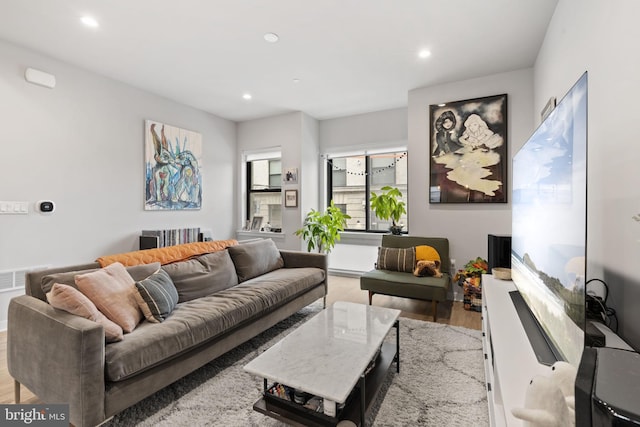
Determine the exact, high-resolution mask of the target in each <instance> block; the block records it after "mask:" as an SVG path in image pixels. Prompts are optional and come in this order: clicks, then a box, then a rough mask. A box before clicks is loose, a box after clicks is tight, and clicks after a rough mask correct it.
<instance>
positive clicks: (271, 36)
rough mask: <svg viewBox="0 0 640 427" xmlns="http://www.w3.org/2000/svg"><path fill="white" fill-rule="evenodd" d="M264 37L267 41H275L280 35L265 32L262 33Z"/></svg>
mask: <svg viewBox="0 0 640 427" xmlns="http://www.w3.org/2000/svg"><path fill="white" fill-rule="evenodd" d="M264 39H265V41H268V42H269V43H275V42H277V41H278V40H280V37H278V35H277V34H276V33H266V34H265V35H264Z"/></svg>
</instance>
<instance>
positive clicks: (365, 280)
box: [360, 234, 451, 322]
mask: <svg viewBox="0 0 640 427" xmlns="http://www.w3.org/2000/svg"><path fill="white" fill-rule="evenodd" d="M419 245H427V246H431V247H433V248H435V249H436V250H437V251H438V254H439V255H440V260H441V267H440V270H441V272H442V277H439V278H438V277H416V276H414V275H413V274H412V273H409V272H402V271H390V270H383V269H373V270H371V271H368V272H366V273H364V274H363V275H362V276H360V289H363V290H366V291H369V305H371V303H372V299H373V295H375V294H384V295H391V296H398V297H405V298H415V299H420V300H428V301H431V302H432V305H431V308H432V311H433V321H434V322H435V321H437V320H438V302H440V301H445V300H446V299H447V292H448V291H449V287H450V285H451V259H450V258H449V240H448V239H446V238H444V237H418V236H394V235H392V234H385V235H384V236H382V243H381V246H382V247H388V248H411V247H413V246H419Z"/></svg>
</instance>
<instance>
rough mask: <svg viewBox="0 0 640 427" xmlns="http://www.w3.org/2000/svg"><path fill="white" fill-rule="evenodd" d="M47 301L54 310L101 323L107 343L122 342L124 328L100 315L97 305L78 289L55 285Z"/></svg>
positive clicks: (48, 294)
mask: <svg viewBox="0 0 640 427" xmlns="http://www.w3.org/2000/svg"><path fill="white" fill-rule="evenodd" d="M47 301H49V304H51V306H52V307H53V308H57V309H59V310H64V311H67V312H69V313H71V314H75V315H76V316H81V317H84V318H85V319H89V320H93V321H94V322H98V323H100V324H101V325H102V326H103V327H104V336H105V341H106V342H115V341H122V328H121V327H120V326H118V325H116V324H115V323H113V322H112V321H111V320H109V319H107V318H106V317H105V315H104V314H102V313H100V311H99V310H98V308H97V307H96V306H95V304H94V303H92V302H91V300H90V299H89V298H87V297H86V296H85V295H84V294H83V293H82V292H80V291H79V290H77V289H76V288H73V287H71V286H68V285H62V284H60V283H54V284H53V286H52V287H51V291H49V293H47Z"/></svg>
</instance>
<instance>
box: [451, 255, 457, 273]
mask: <svg viewBox="0 0 640 427" xmlns="http://www.w3.org/2000/svg"><path fill="white" fill-rule="evenodd" d="M451 271H456V260H455V259H453V258H451Z"/></svg>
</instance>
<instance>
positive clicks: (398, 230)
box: [389, 225, 402, 236]
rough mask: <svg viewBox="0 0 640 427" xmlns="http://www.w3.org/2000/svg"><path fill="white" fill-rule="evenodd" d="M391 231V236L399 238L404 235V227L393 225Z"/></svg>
mask: <svg viewBox="0 0 640 427" xmlns="http://www.w3.org/2000/svg"><path fill="white" fill-rule="evenodd" d="M389 231H390V232H391V234H395V235H396V236H399V235H401V234H402V226H401V225H392V226H391V227H389Z"/></svg>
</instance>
